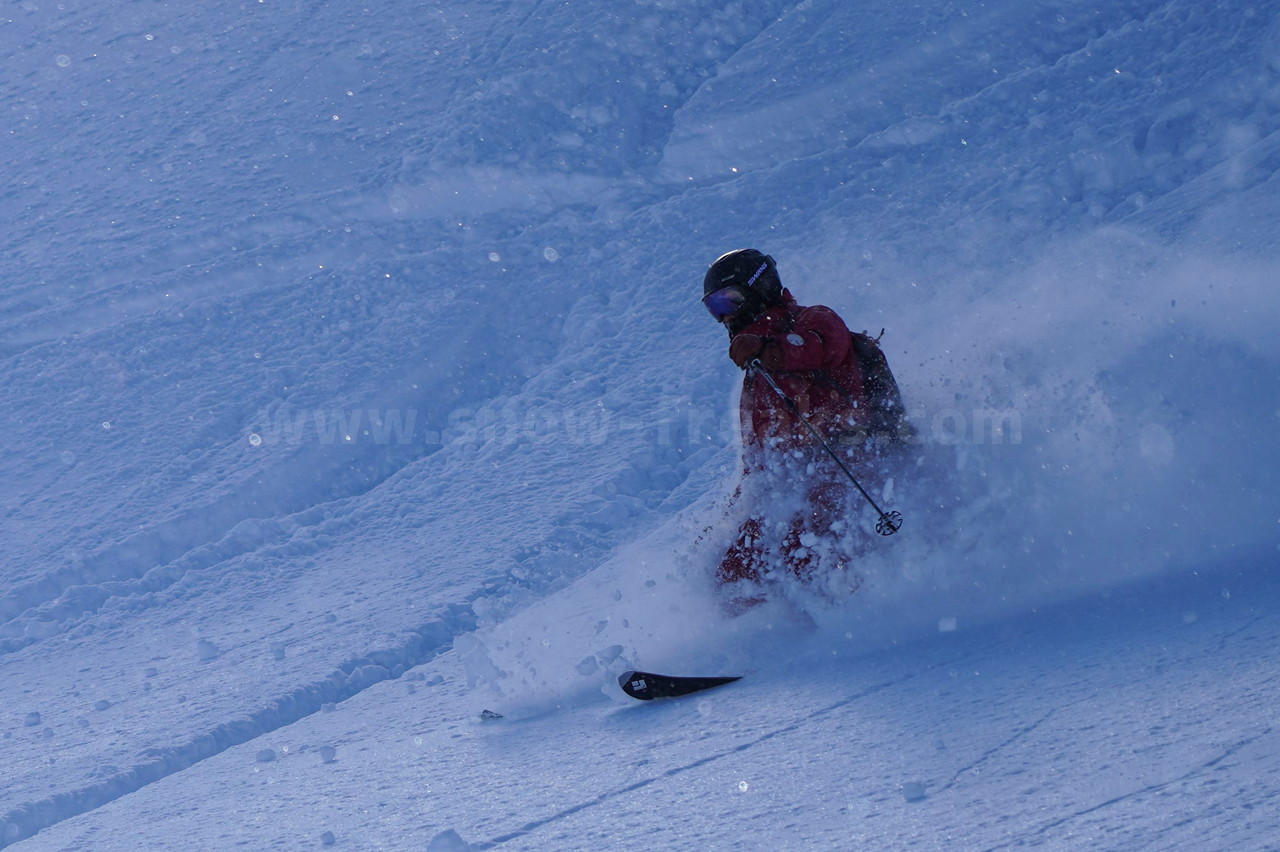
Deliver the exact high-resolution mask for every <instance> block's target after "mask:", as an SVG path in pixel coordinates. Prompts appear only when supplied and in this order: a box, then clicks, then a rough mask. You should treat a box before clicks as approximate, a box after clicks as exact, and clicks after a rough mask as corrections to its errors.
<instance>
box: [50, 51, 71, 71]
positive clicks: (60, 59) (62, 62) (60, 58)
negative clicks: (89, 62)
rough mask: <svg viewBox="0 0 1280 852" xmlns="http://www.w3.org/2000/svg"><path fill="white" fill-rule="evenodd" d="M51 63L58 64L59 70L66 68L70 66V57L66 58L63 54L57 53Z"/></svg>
mask: <svg viewBox="0 0 1280 852" xmlns="http://www.w3.org/2000/svg"><path fill="white" fill-rule="evenodd" d="M53 61H54V62H56V63H58V67H59V68H66V67H67V66H68V65H70V64H71V57H70V56H67V55H66V54H65V53H59V54H58V55H57V57H55V58H54V60H53Z"/></svg>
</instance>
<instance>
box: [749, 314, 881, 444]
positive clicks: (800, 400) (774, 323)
mask: <svg viewBox="0 0 1280 852" xmlns="http://www.w3.org/2000/svg"><path fill="white" fill-rule="evenodd" d="M739 334H754V335H756V336H758V337H761V338H763V339H764V341H765V344H766V346H771V347H776V352H777V358H776V365H775V367H774V369H773V370H771V371H770V375H772V376H773V378H774V380H775V381H776V382H777V383H778V386H779V387H780V388H782V390H783V391H784V392H786V394H787V396H789V397H790V398H791V399H792V400H793V401H794V402H795V404H796V407H797V408H798V409H799V410H800V412H801V413H802V414H804V415H805V416H806V417H807V419H808V420H809V422H810V423H812V424H813V425H814V426H816V427H817V428H818V430H819V431H820V433H821V434H822V435H823V436H824V437H825V438H827V440H828V441H829V442H830V443H832V444H833V445H835V444H844V445H846V446H848V445H849V444H850V443H851V442H854V443H856V444H861V443H862V441H863V439H865V438H866V436H867V434H868V433H871V432H890V433H893V432H895V430H897V429H898V428H899V427H900V425H901V424H902V423H903V421H902V415H903V411H902V400H901V397H900V396H899V393H898V388H897V384H896V382H894V379H893V376H892V374H891V373H890V372H889V367H888V364H887V362H885V359H884V355H883V353H881V352H880V349H879V346H877V345H876V342H875V340H873V339H872V338H870V337H867V336H866V335H862V334H851V333H850V331H849V328H848V326H846V325H845V324H844V320H842V319H840V317H839V315H838V314H836V312H835V311H833V310H831V309H830V308H827V307H823V306H821V305H815V306H814V307H802V306H800V305H798V304H796V300H795V298H794V297H792V295H791V293H790V292H788V291H787V290H783V291H782V301H781V303H780V304H778V305H775V306H773V307H772V308H770V309H769V310H767V311H765V312H764V313H763V314H761V315H760V316H759V317H757V318H756V319H755V320H754V321H752V323H751V324H750V325H748V326H746V327H745V328H743V329H741V330H740V331H739ZM739 415H740V418H741V423H742V441H743V446H744V450H745V455H746V462H747V464H748V466H750V467H761V466H763V465H764V464H765V463H766V462H767V458H768V455H769V452H770V451H777V450H782V451H786V450H790V449H805V448H812V447H816V446H817V440H816V439H815V438H814V436H813V434H812V432H811V431H810V430H809V429H808V428H807V427H806V426H805V424H803V423H800V422H798V420H797V419H796V417H795V416H794V415H793V414H792V413H791V411H790V410H789V409H788V407H787V405H786V403H785V402H783V401H782V399H780V398H779V397H778V395H777V394H776V393H775V392H774V390H773V388H771V387H769V384H768V383H767V382H766V381H765V378H764V377H763V376H761V375H759V374H758V373H754V372H752V371H747V375H746V376H745V377H744V379H743V386H742V398H741V401H740V403H739Z"/></svg>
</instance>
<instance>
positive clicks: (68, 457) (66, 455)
mask: <svg viewBox="0 0 1280 852" xmlns="http://www.w3.org/2000/svg"><path fill="white" fill-rule="evenodd" d="M58 458H59V459H60V460H61V461H62V463H63V464H75V463H76V454H75V453H73V452H71V451H70V450H63V451H62V452H61V453H60V454H59V455H58Z"/></svg>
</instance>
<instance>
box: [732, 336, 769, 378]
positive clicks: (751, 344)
mask: <svg viewBox="0 0 1280 852" xmlns="http://www.w3.org/2000/svg"><path fill="white" fill-rule="evenodd" d="M781 356H782V353H781V352H780V351H779V350H778V344H777V343H775V342H774V341H773V340H771V339H769V338H767V337H760V336H759V335H756V334H739V335H736V336H734V338H733V340H730V341H729V360H731V361H733V363H735V364H737V365H738V367H740V368H741V369H743V370H745V369H747V366H748V365H749V364H750V363H751V362H752V361H753V360H755V359H757V358H759V359H760V366H762V367H764V368H765V369H766V370H771V371H772V370H776V369H777V368H778V365H779V364H780V363H781V361H782V357H781Z"/></svg>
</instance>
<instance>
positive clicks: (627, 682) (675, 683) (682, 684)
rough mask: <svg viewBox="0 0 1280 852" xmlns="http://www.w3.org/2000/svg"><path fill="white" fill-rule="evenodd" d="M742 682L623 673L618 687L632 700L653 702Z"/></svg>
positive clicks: (728, 678)
mask: <svg viewBox="0 0 1280 852" xmlns="http://www.w3.org/2000/svg"><path fill="white" fill-rule="evenodd" d="M735 680H742V676H741V675H729V676H720V677H677V676H675V675H663V674H655V673H653V672H635V671H632V672H623V673H622V674H620V675H618V686H621V687H622V691H623V692H625V693H626V694H627V695H630V696H631V697H632V698H637V699H639V700H641V701H652V700H653V699H655V698H677V697H679V696H681V695H688V694H690V693H692V692H701V691H702V690H704V689H711V688H713V687H716V686H723V685H724V684H726V683H733V682H734V681H735Z"/></svg>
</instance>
